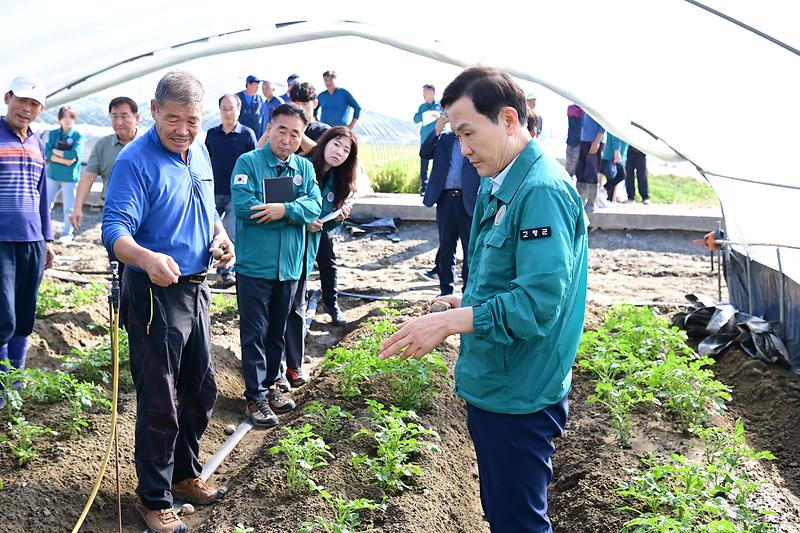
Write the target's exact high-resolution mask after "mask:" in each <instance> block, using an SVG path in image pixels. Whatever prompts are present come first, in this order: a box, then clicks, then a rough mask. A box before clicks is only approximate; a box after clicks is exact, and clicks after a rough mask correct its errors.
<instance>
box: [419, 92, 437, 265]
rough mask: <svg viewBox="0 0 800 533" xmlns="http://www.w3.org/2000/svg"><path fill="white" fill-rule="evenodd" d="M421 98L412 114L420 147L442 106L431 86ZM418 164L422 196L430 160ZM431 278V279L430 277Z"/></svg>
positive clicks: (432, 127) (433, 125) (421, 159)
mask: <svg viewBox="0 0 800 533" xmlns="http://www.w3.org/2000/svg"><path fill="white" fill-rule="evenodd" d="M422 98H423V99H424V100H425V101H424V102H423V103H422V104H420V106H419V108H418V109H417V112H416V113H415V114H414V123H415V124H420V123H422V127H421V128H420V130H419V143H420V146H422V143H424V142H425V139H427V138H428V135H430V133H431V132H432V131H433V130H434V128H435V127H436V119H437V118H439V115H441V114H442V106H441V105H439V102H437V101H436V88H435V87H434V86H433V85H431V84H430V83H426V84H425V85H423V86H422ZM419 162H420V166H419V194H420V195H423V196H424V195H425V187H427V186H428V168H429V167H430V164H431V160H430V159H423V158H422V156H420V160H419ZM432 273H433V271H430V272H427V273H426V274H428V275H431V274H432ZM431 278H433V276H432V275H431Z"/></svg>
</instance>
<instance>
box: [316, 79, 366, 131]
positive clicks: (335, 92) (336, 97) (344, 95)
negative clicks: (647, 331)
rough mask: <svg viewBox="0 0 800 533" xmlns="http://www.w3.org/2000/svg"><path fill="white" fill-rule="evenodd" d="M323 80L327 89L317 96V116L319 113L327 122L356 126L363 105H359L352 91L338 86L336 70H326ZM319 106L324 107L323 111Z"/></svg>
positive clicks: (349, 126)
mask: <svg viewBox="0 0 800 533" xmlns="http://www.w3.org/2000/svg"><path fill="white" fill-rule="evenodd" d="M322 81H323V82H324V83H325V91H324V92H323V93H322V94H320V95H318V96H317V100H318V103H317V106H316V107H315V109H314V113H315V116H317V114H318V113H319V119H320V121H322V122H324V123H325V124H329V125H331V126H347V127H348V128H350V129H351V130H352V129H353V128H355V127H356V123H357V122H358V117H359V116H361V106H360V105H358V102H356V99H355V98H353V95H352V94H350V91H348V90H347V89H342V88H341V87H337V86H336V71H334V70H326V71H325V72H323V73H322ZM319 108H322V112H321V113H320V111H319ZM351 112H352V118H351ZM348 120H349V122H348Z"/></svg>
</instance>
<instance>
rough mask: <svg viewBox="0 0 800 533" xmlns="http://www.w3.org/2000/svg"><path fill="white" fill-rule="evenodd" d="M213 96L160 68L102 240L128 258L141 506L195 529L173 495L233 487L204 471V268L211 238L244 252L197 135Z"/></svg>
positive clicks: (149, 519)
mask: <svg viewBox="0 0 800 533" xmlns="http://www.w3.org/2000/svg"><path fill="white" fill-rule="evenodd" d="M203 98H204V93H203V86H202V85H201V83H200V81H199V80H198V79H197V78H195V77H194V76H192V75H191V74H189V73H187V72H182V71H172V72H168V73H167V74H165V75H164V77H163V78H161V80H160V81H159V82H158V86H157V87H156V93H155V98H154V99H153V100H152V101H151V102H150V111H151V113H152V115H153V118H154V119H155V125H154V126H153V127H152V128H151V129H150V130H149V131H148V132H147V133H145V134H144V135H143V136H141V137H139V138H138V139H135V140H134V141H132V142H131V143H130V144H129V145H128V146H127V147H126V148H125V150H123V151H122V152H121V153H120V155H119V157H118V158H117V161H116V163H115V164H114V168H113V170H112V171H111V180H109V187H108V194H107V195H106V201H105V208H104V211H103V230H102V236H103V244H104V245H105V247H106V248H107V249H108V251H109V253H111V254H112V255H113V256H116V257H117V258H119V260H120V261H122V262H123V263H125V264H126V265H127V267H128V268H126V269H125V275H124V276H125V279H124V282H123V293H122V301H121V312H122V315H123V316H124V317H125V327H126V329H127V330H128V339H129V343H130V344H129V347H130V355H131V374H132V375H133V381H134V384H135V385H136V449H135V454H134V460H135V464H136V474H137V477H138V479H139V485H138V487H137V488H136V492H137V494H138V495H139V501H137V503H136V509H137V511H138V512H139V514H141V516H142V518H143V519H144V521H145V523H146V524H147V526H148V527H149V528H150V529H151V530H152V531H155V532H158V533H162V532H163V533H182V532H185V531H187V528H186V525H185V524H183V523H182V522H181V520H180V519H179V518H178V517H177V516H176V515H175V512H174V511H173V509H172V502H173V498H176V499H182V500H185V501H189V502H192V503H195V504H200V505H206V504H210V503H213V502H215V501H217V500H218V499H219V498H221V497H222V496H223V494H224V493H225V490H224V489H217V488H214V487H212V486H210V485H209V484H207V483H206V482H204V481H203V480H202V479H201V478H200V473H201V465H200V460H199V451H200V438H201V437H202V435H203V432H204V431H205V429H206V427H207V425H208V421H209V419H210V418H211V412H212V410H213V408H214V402H215V401H216V398H217V385H216V381H215V378H214V369H213V367H212V366H211V338H210V334H211V326H210V321H209V315H208V302H209V300H210V296H211V295H210V294H209V289H208V284H207V283H206V281H205V278H206V269H207V268H208V267H209V265H210V263H211V259H212V255H211V253H212V250H213V251H214V253H215V254H217V253H218V252H220V253H221V254H220V255H218V257H219V261H218V262H217V264H216V265H215V266H216V267H217V268H230V267H231V266H233V263H234V261H235V258H234V249H233V243H232V242H231V241H230V239H229V238H228V234H227V232H226V231H225V229H224V227H223V225H222V221H221V220H220V219H219V216H218V215H217V214H216V211H215V210H214V177H213V173H212V170H211V162H210V161H209V158H208V152H207V151H206V149H205V146H203V145H202V144H193V142H194V139H195V137H196V136H197V134H198V132H199V131H200V124H201V122H202V119H203ZM176 391H178V396H177V402H176V401H175V392H176Z"/></svg>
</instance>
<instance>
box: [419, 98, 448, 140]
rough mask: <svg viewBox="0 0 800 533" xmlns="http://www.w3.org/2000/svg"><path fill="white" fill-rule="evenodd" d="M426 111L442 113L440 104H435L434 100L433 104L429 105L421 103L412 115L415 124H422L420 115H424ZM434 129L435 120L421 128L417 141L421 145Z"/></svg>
mask: <svg viewBox="0 0 800 533" xmlns="http://www.w3.org/2000/svg"><path fill="white" fill-rule="evenodd" d="M426 111H438V112H439V113H442V112H443V111H444V109H443V108H442V106H441V104H439V102H437V101H436V100H434V101H433V103H431V104H429V103H428V102H423V103H422V105H421V106H419V109H417V112H416V113H415V114H414V123H415V124H418V123H420V122H422V114H423V113H425V112H426ZM435 127H436V121H435V120H434V121H432V122H429V123H427V124H425V125H424V126H422V128H421V129H420V130H419V141H420V142H421V143H422V142H425V139H427V138H428V135H430V133H431V132H432V131H433V129H434V128H435Z"/></svg>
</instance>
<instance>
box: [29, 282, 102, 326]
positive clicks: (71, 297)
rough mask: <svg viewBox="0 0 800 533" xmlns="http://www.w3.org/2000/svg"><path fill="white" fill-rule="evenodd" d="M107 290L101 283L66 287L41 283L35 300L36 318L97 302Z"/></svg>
mask: <svg viewBox="0 0 800 533" xmlns="http://www.w3.org/2000/svg"><path fill="white" fill-rule="evenodd" d="M107 291H108V289H107V288H106V287H105V286H104V285H103V284H102V283H96V282H92V283H89V284H86V285H83V286H81V285H77V284H74V283H70V284H68V285H67V286H66V287H62V286H56V285H51V284H49V283H42V284H41V286H40V287H39V295H38V297H37V300H36V316H37V317H39V318H41V317H43V316H46V315H49V314H50V313H53V312H55V311H62V310H65V309H74V308H75V307H82V306H85V305H89V304H91V303H92V302H95V301H97V298H98V297H99V296H102V295H103V294H105V293H106V292H107Z"/></svg>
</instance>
